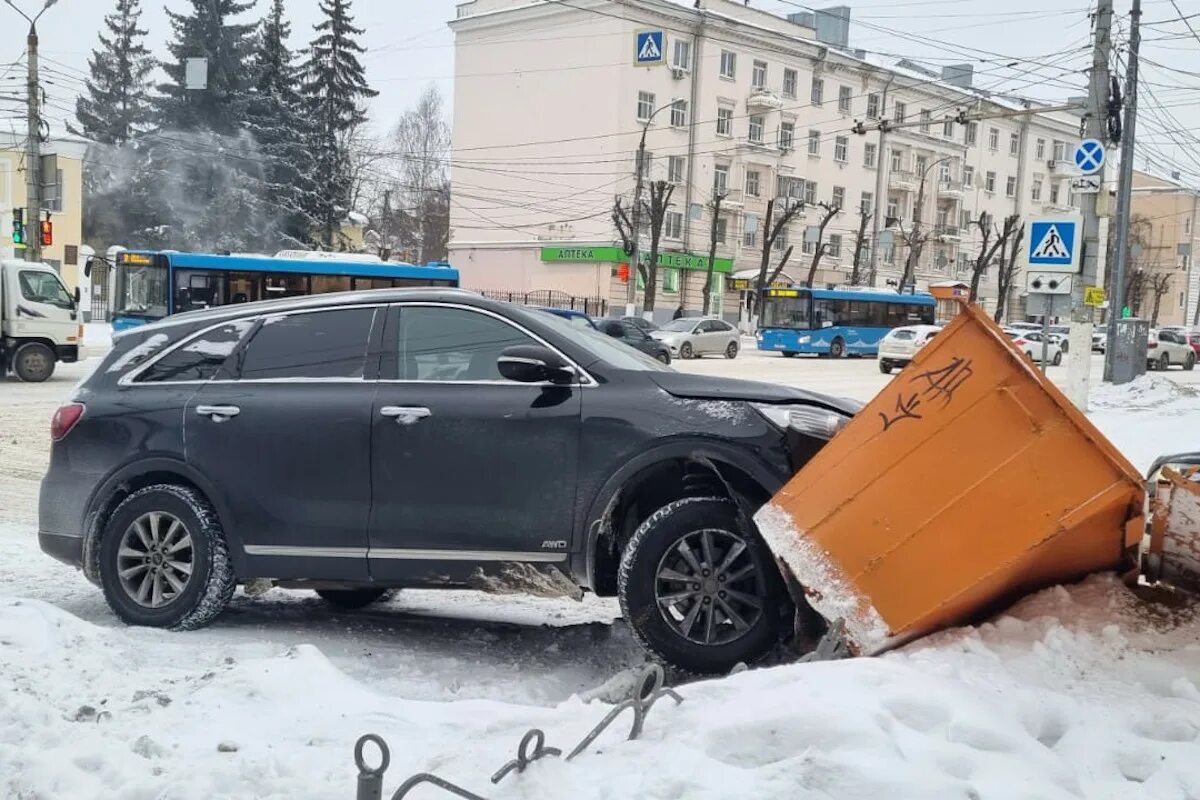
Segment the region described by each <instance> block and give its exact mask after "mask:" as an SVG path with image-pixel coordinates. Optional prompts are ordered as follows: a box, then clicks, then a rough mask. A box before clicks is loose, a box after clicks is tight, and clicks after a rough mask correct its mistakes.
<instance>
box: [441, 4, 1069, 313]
mask: <svg viewBox="0 0 1200 800" xmlns="http://www.w3.org/2000/svg"><path fill="white" fill-rule="evenodd" d="M838 11H844V12H845V14H846V15H848V14H849V9H839V10H838ZM828 16H829V12H824V16H822V14H821V13H818V14H817V15H816V17H815V18H814V17H813V16H808V17H805V15H798V16H797V17H795V20H796V21H791V20H789V19H784V18H781V17H778V16H775V15H773V14H769V13H766V12H763V11H760V10H758V9H754V8H750V7H748V6H746V5H744V4H742V3H737V2H729V1H728V0H698V2H697V3H696V4H695V7H688V6H683V5H678V4H675V3H671V2H666V0H577V2H574V3H572V4H571V5H570V6H568V5H564V4H559V3H533V4H531V3H528V2H519V1H518V0H472V1H471V2H465V3H462V4H460V5H459V7H458V18H457V19H456V20H454V21H453V22H451V23H450V25H451V28H452V29H453V31H454V33H455V99H454V126H453V127H454V131H453V148H452V163H451V197H452V204H451V220H450V226H451V240H450V247H449V250H450V260H451V262H452V263H454V265H455V266H456V267H458V268H459V269H460V270H461V271H462V275H463V282H464V285H466V286H470V287H473V288H481V289H504V290H510V291H512V290H517V291H531V290H538V289H555V290H560V291H564V292H567V293H568V294H575V295H587V296H602V297H606V298H608V299H609V300H610V301H611V302H612V303H614V304H617V305H620V304H623V303H624V300H625V297H626V294H627V291H628V284H627V282H626V281H627V280H637V275H636V270H634V271H633V274H632V276H631V277H628V278H627V277H626V276H629V275H630V270H629V269H628V267H627V265H625V266H623V262H624V261H625V260H627V258H628V257H627V256H626V255H625V252H624V250H623V249H622V248H621V246H620V245H621V240H620V238H619V236H618V233H617V228H616V227H615V225H614V222H613V219H612V216H613V208H614V201H615V199H616V198H621V200H622V202H623V206H624V207H625V208H626V209H628V208H629V207H630V205H631V202H632V196H633V193H634V192H633V187H634V175H635V166H636V158H637V152H638V147H639V141H640V140H641V138H642V136H643V135H644V136H645V148H646V153H647V155H646V159H645V162H644V167H645V172H644V174H645V176H646V179H647V180H653V181H659V180H662V181H668V182H669V183H670V185H671V186H672V187H673V191H672V195H671V198H670V201H671V203H670V206H669V209H668V211H667V213H666V215H665V218H664V223H663V236H662V243H661V249H662V250H663V251H664V254H663V256H662V257H661V258H660V264H661V266H662V268H661V269H660V279H659V293H658V297H657V300H656V307H657V309H658V312H659V313H660V314H669V313H670V312H671V311H673V310H674V309H675V308H676V307H678V306H680V305H682V306H683V307H684V308H685V309H686V310H689V311H698V310H699V309H700V308H701V305H702V300H703V290H704V283H705V272H706V269H707V264H708V253H709V251H710V247H711V240H712V238H713V237H714V232H715V239H716V242H717V247H716V255H717V259H718V260H717V262H716V268H715V271H716V279H715V280H714V282H713V286H712V295H713V297H712V299H713V302H714V306H715V310H716V311H717V312H718V313H723V314H724V315H725V316H727V317H736V316H737V315H738V313H739V309H740V308H741V307H742V301H743V300H744V295H743V293H742V290H744V289H745V288H746V286H747V284H748V278H749V276H750V275H757V274H758V270H759V267H760V264H761V263H762V261H763V258H764V252H763V242H764V238H765V237H767V236H768V235H772V234H774V235H775V237H774V241H773V247H772V248H771V249H770V251H769V252H768V253H767V254H766V258H767V260H768V264H769V266H770V268H771V269H772V270H774V269H775V268H777V267H779V264H780V260H781V259H782V257H783V255H784V254H785V253H787V252H788V250H789V248H791V254H790V258H789V260H788V261H787V263H786V265H785V266H784V274H785V275H786V276H788V277H789V278H790V279H792V280H794V281H798V282H804V281H807V280H808V276H809V273H810V272H812V274H813V285H814V286H824V285H831V284H845V283H849V282H850V279H851V276H852V273H854V272H855V271H856V270H855V268H854V262H855V254H856V252H857V253H858V269H857V272H858V282H859V283H860V284H871V285H876V286H888V285H898V284H899V283H900V282H901V279H902V276H904V274H905V270H906V266H907V264H908V262H909V259H910V253H913V255H912V260H913V262H914V263H913V264H912V267H913V268H912V270H911V277H912V278H913V279H914V283H915V284H916V287H917V288H918V289H925V288H927V287H928V286H929V285H930V284H933V283H939V282H945V281H953V280H965V281H968V282H969V281H970V273H971V268H972V267H973V265H974V264H975V261H976V256H977V255H978V253H979V250H980V248H981V246H982V237H981V233H980V229H979V225H978V222H979V219H980V215H981V214H982V213H985V212H986V214H988V215H989V216H990V219H991V220H992V223H993V224H994V225H1002V223H1003V220H1004V219H1005V217H1007V216H1009V215H1012V214H1016V215H1019V216H1021V217H1022V218H1023V219H1027V218H1028V217H1030V216H1033V215H1043V214H1046V213H1070V212H1071V211H1072V207H1073V198H1072V197H1070V193H1069V179H1070V178H1071V177H1072V175H1073V174H1076V173H1074V172H1073V168H1070V169H1069V168H1068V167H1067V159H1069V158H1070V153H1071V151H1072V150H1073V149H1074V147H1075V145H1076V144H1077V142H1078V137H1079V127H1080V124H1079V119H1078V117H1077V116H1074V115H1072V114H1069V113H1064V112H1039V113H1021V112H1023V111H1026V110H1027V109H1029V108H1030V105H1028V104H1027V103H1025V102H1022V101H1018V100H1014V99H1012V98H1005V97H1001V96H998V95H990V94H989V93H988V92H986V91H985V90H983V89H981V88H977V87H974V86H973V85H972V84H973V82H974V79H975V76H974V75H973V73H972V68H971V67H970V65H957V66H953V67H946V68H944V69H943V70H942V71H940V72H934V71H931V70H927V69H925V68H924V67H922V66H921V65H919V64H912V63H907V62H904V63H901V64H885V63H883V62H881V61H879V60H878V59H875V58H873V57H872V56H870V55H868V54H866V53H864V52H862V51H852V50H850V49H848V48H847V47H846V44H847V43H846V41H845V26H844V25H840V24H828V23H829V22H830V20H829V19H828ZM847 18H848V17H847ZM833 22H834V23H837V22H838V20H837V19H834V20H833ZM818 30H821V31H822V33H821V37H822V38H820V39H819V38H818ZM647 41H649V42H650V44H649V46H647ZM656 54H657V55H659V56H660V58H659V59H658V60H656V61H654V62H653V63H650V64H649V65H646V63H645V62H647V61H650V60H652V59H651V58H647V57H653V56H655V55H656ZM960 112H965V113H967V114H974V115H982V116H986V117H989V118H988V119H981V120H978V121H972V122H969V123H968V124H966V125H963V124H959V123H958V122H955V121H953V119H952V118H953V117H955V116H957V115H958V114H959V113H960ZM885 120H887V121H891V122H893V123H917V124H915V125H911V126H905V127H897V128H895V129H893V130H891V131H889V132H883V133H881V132H880V130H879V128H880V123H881V122H882V121H885ZM857 123H862V128H861V130H863V131H864V133H856V132H854V130H853V129H854V128H855V127H856V124H857ZM716 196H720V197H721V198H722V199H721V207H720V213H719V214H717V215H714V213H713V206H714V198H715V197H716ZM772 200H773V201H774V202H773V203H772V212H773V220H772V221H773V222H777V221H778V219H779V210H780V209H782V208H783V207H785V206H787V205H790V204H793V203H802V204H803V206H804V209H803V211H802V212H801V213H800V214H799V215H798V216H796V217H795V218H793V219H792V220H791V221H790V222H789V224H787V225H786V226H784V227H782V228H780V229H779V230H778V231H777V232H776V230H775V228H776V225H775V224H772V225H770V226H768V221H767V212H768V203H769V202H770V201H772ZM829 208H836V209H838V211H837V213H836V214H834V215H833V216H832V217H831V218H830V219H829V221H828V222H827V224H826V226H825V228H824V231H823V232H821V235H820V241H819V243H818V241H817V234H818V230H817V228H818V227H819V224H820V222H821V221H822V219H823V217H824V216H825V215H826V211H827V209H829ZM864 216H865V217H866V219H865V221H864ZM860 234H861V235H860ZM860 240H861V246H860V244H859V243H860ZM641 249H642V252H643V254H645V253H647V252H648V251H649V249H650V248H649V235H648V234H647V233H645V232H643V233H642V237H641ZM914 251H916V252H915V253H914ZM818 252H820V258H819V259H817V261H818V263H817V265H816V269H815V271H813V262H814V258H815V257H816V256H817V254H818ZM996 273H997V270H996V268H995V267H994V266H991V267H989V268H988V269H987V270H986V271H985V272H984V274H983V276H982V281H981V286H980V298H981V301H982V302H983V303H984V305H985V306H987V307H988V308H995V304H996V301H997V297H996V295H997V281H996ZM640 288H641V287H640V285H639V286H638V292H639V293H638V297H639V302H640V298H641V292H640ZM1023 290H1024V281H1023V279H1021V278H1018V280H1016V281H1015V282H1014V290H1013V291H1012V292H1011V293H1010V295H1009V297H1008V298H1007V301H1008V302H1007V304H1008V308H1009V314H1010V316H1012V317H1013V318H1023V317H1024V316H1025V313H1026V312H1025V303H1024V297H1023V295H1024V291H1023Z"/></svg>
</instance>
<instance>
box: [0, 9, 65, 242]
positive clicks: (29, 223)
mask: <svg viewBox="0 0 1200 800" xmlns="http://www.w3.org/2000/svg"><path fill="white" fill-rule="evenodd" d="M4 2H5V3H7V4H8V6H9V7H10V8H12V9H13V10H14V11H16V12H17V13H18V14H20V15H21V16H22V17H24V18H25V21H26V22H28V23H29V36H28V37H27V38H26V40H25V45H26V47H25V65H26V70H25V205H26V207H27V211H26V212H25V230H26V236H25V260H26V261H41V260H42V233H41V228H42V174H41V172H42V171H41V166H42V117H41V111H40V109H39V108H38V93H39V91H40V89H39V88H38V35H37V21H38V20H39V19H41V18H42V14H45V13H46V9H48V8H50V6H52V5H54V4H55V3H57V2H58V0H46V3H45V5H43V6H42V10H41V11H39V12H38V13H37V15H36V16H34V17H33V18H32V19H30V18H29V15H27V14H26V13H25V12H24V11H22V10H21V9H19V8H17V7H16V6H15V5H13V2H12V0H4Z"/></svg>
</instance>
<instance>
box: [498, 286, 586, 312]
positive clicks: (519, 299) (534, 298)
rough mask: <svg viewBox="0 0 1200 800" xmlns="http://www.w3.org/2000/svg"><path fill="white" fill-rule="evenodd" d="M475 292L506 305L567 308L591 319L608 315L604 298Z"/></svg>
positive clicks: (543, 291) (549, 292) (540, 292)
mask: <svg viewBox="0 0 1200 800" xmlns="http://www.w3.org/2000/svg"><path fill="white" fill-rule="evenodd" d="M476 291H478V292H479V294H481V295H483V296H484V297H487V298H490V299H492V300H502V301H504V302H506V303H519V304H521V305H526V306H545V307H548V308H569V309H572V310H573V311H582V312H583V313H585V314H588V315H589V316H593V317H603V316H605V315H607V314H608V299H607V298H604V297H577V296H575V295H572V294H567V293H566V292H558V291H554V290H552V289H538V290H536V291H532V292H508V291H504V290H502V289H478V290H476Z"/></svg>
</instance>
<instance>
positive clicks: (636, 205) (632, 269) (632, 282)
mask: <svg viewBox="0 0 1200 800" xmlns="http://www.w3.org/2000/svg"><path fill="white" fill-rule="evenodd" d="M649 128H650V120H646V123H645V124H644V125H642V140H641V141H640V142H639V143H638V149H637V166H636V174H637V181H636V183H635V184H634V189H633V214H632V218H631V219H630V225H631V227H632V228H633V231H632V232H631V236H632V238H633V252H632V253H630V255H629V281H628V283H627V284H626V286H625V316H627V317H635V316H637V276H638V263H639V260H640V258H641V255H642V254H641V249H642V248H641V240H642V173H643V171H644V165H645V163H646V131H647V130H649Z"/></svg>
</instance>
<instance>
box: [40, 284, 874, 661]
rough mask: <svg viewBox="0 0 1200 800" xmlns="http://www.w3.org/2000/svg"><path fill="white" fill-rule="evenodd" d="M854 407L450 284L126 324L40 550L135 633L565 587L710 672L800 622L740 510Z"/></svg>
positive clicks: (80, 426)
mask: <svg viewBox="0 0 1200 800" xmlns="http://www.w3.org/2000/svg"><path fill="white" fill-rule="evenodd" d="M859 408H861V405H860V404H858V403H856V402H854V401H848V400H839V399H836V398H832V397H827V396H824V395H820V394H816V393H811V392H806V391H803V390H799V389H794V388H790V387H786V386H779V385H771V384H760V383H752V382H748V381H738V380H732V379H723V378H718V377H713V376H708V375H705V376H694V375H686V374H682V373H677V372H675V371H674V370H672V369H669V368H666V367H664V366H663V365H661V364H659V363H658V362H656V361H654V360H653V359H649V358H646V357H644V356H642V355H641V354H639V353H636V352H634V351H632V350H630V349H629V348H628V347H626V346H625V345H623V344H620V343H618V342H614V341H612V340H611V339H610V338H609V337H607V336H603V335H599V334H597V333H596V332H593V331H588V330H582V329H580V328H579V327H577V326H576V325H575V324H573V322H572V321H570V320H566V319H562V318H560V316H559V315H552V314H546V313H543V312H541V311H537V310H535V309H528V308H524V307H520V306H513V305H508V304H504V303H499V302H496V301H493V300H488V299H486V298H483V297H480V296H478V295H476V294H473V293H470V292H466V291H461V290H455V289H381V290H377V291H373V292H354V293H339V294H327V295H313V296H304V297H293V298H287V299H282V300H274V301H268V302H264V303H249V304H239V305H231V306H223V307H218V308H213V309H208V310H204V311H195V312H189V313H183V314H176V315H174V316H171V317H168V318H166V319H164V320H162V321H161V322H157V323H153V324H149V325H145V326H142V327H139V328H136V329H133V330H131V331H130V332H128V333H126V334H124V335H122V336H120V337H118V338H117V339H115V340H114V342H113V347H112V349H111V350H110V351H109V353H108V355H107V356H106V357H105V358H104V360H103V361H102V362H101V363H100V365H99V367H98V368H97V369H96V370H95V371H94V372H93V373H92V374H91V375H90V377H88V378H87V379H86V380H84V381H83V383H82V384H81V385H80V386H79V387H77V388H76V389H75V391H74V393H73V395H72V396H71V399H70V400H69V401H68V402H67V403H66V404H65V405H63V406H62V407H61V408H59V409H58V410H57V411H56V413H55V414H54V419H53V423H52V426H51V436H52V439H53V443H52V446H51V454H50V465H49V468H48V470H47V472H46V475H45V478H44V479H43V481H42V487H41V499H40V506H39V532H38V540H39V543H40V546H41V548H42V549H43V550H44V551H45V552H46V553H48V554H50V555H51V556H53V557H55V558H57V559H59V560H61V561H64V562H66V563H68V564H72V565H74V566H76V567H80V568H82V570H83V572H84V574H85V575H86V576H87V578H88V579H90V580H91V581H92V582H94V583H96V584H97V585H99V586H100V587H101V588H102V589H103V592H104V596H105V598H106V600H107V602H108V604H109V606H110V607H111V608H112V610H113V611H114V613H115V614H116V615H117V616H118V617H120V618H121V619H122V620H124V621H125V622H127V623H130V624H134V625H146V626H151V627H160V628H170V629H176V630H189V629H194V628H198V627H201V626H203V625H205V624H207V623H209V622H211V621H212V620H213V619H214V618H215V617H216V616H217V615H218V614H220V613H221V610H222V609H223V608H224V607H225V606H226V604H227V603H228V602H229V599H230V597H231V596H232V595H233V592H234V588H235V586H237V585H238V584H244V583H247V582H250V581H252V580H253V581H258V580H268V581H271V582H273V583H274V584H276V585H279V586H284V587H290V588H300V589H303V588H307V589H311V590H314V591H316V592H317V594H319V595H320V596H321V597H322V598H324V599H325V600H326V601H328V602H329V603H332V604H334V605H337V606H340V607H343V608H356V607H361V606H365V605H367V604H369V603H371V602H373V601H377V600H379V599H380V598H382V597H384V596H385V595H386V594H387V592H388V591H389V590H393V589H397V588H403V587H425V588H452V587H458V588H463V587H472V588H477V589H483V590H488V591H493V592H497V593H506V592H515V591H525V590H527V589H528V587H529V586H541V587H561V590H562V591H564V592H567V593H571V592H575V591H577V590H578V589H577V587H578V588H582V589H587V590H590V591H592V592H595V593H596V594H598V595H603V596H612V595H617V596H618V597H619V598H620V603H621V606H622V609H623V611H624V615H625V618H626V619H627V620H629V624H630V625H631V627H632V629H633V631H634V633H635V635H636V636H637V638H638V640H639V641H641V642H643V643H644V644H645V645H646V646H647V647H648V648H649V649H650V650H652V651H653V652H654V653H655V654H656V655H657V656H658V657H660V658H662V659H664V660H665V661H667V662H669V663H671V664H674V665H677V666H678V667H680V668H683V669H687V670H692V671H696V672H704V673H721V672H726V671H728V670H729V669H730V668H731V667H732V666H733V665H734V664H736V663H738V662H739V661H746V662H749V661H752V660H754V659H755V658H758V657H759V656H762V655H763V654H764V653H766V652H768V651H769V650H771V649H772V648H773V647H775V646H776V643H777V642H778V641H779V639H780V637H781V636H785V635H787V634H788V632H791V631H793V630H794V624H793V623H794V620H795V614H796V609H795V608H794V607H793V606H792V601H791V600H790V598H789V594H788V592H787V591H786V590H785V588H784V586H783V581H782V578H781V576H780V574H779V572H778V570H777V567H776V564H775V560H774V558H773V557H772V555H771V553H770V552H769V551H768V549H767V548H766V546H765V545H764V543H763V541H762V539H761V538H760V536H759V533H758V531H757V529H756V528H755V526H754V524H753V523H752V521H751V520H752V517H753V514H754V513H755V511H757V509H758V508H759V507H761V506H762V505H763V504H764V503H766V502H767V500H768V499H769V498H770V497H771V496H772V495H773V494H774V493H775V492H776V491H778V490H779V488H780V487H781V486H783V484H784V483H786V482H787V481H788V480H789V479H790V478H791V477H792V475H794V474H795V472H796V471H797V470H798V469H800V468H801V467H802V466H803V465H804V464H805V463H806V462H807V461H808V460H809V459H811V458H812V456H813V455H814V454H815V453H816V452H818V451H819V450H820V449H821V447H822V446H824V444H825V442H826V441H827V440H828V439H829V438H830V437H831V436H833V434H834V433H835V432H836V431H838V430H839V429H840V428H841V427H842V426H843V425H844V424H845V423H846V422H847V421H848V420H849V419H850V418H851V416H852V415H853V414H854V413H855V412H856V411H857V410H858V409H859ZM801 611H803V609H801ZM819 632H820V631H819V630H818V631H817V633H819ZM809 633H812V631H809V630H806V635H807V634H809Z"/></svg>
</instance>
